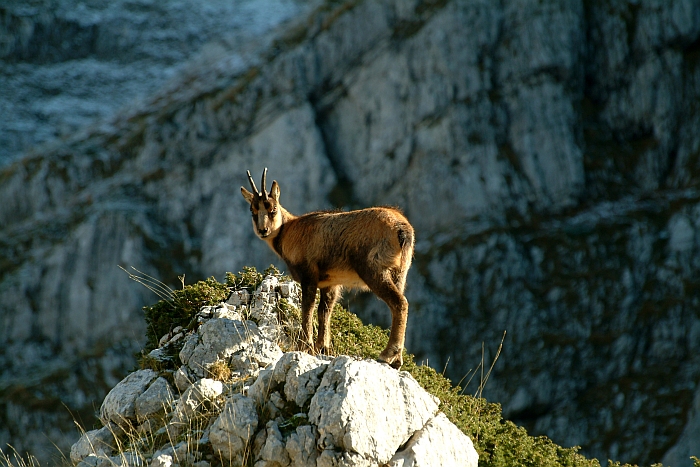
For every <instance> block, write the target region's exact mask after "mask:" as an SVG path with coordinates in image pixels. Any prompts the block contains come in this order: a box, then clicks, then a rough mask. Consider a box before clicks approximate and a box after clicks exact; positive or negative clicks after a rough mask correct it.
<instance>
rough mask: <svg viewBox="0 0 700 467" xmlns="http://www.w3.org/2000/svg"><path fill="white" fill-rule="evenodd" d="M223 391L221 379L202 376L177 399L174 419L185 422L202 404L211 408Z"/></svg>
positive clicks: (199, 409)
mask: <svg viewBox="0 0 700 467" xmlns="http://www.w3.org/2000/svg"><path fill="white" fill-rule="evenodd" d="M223 392H224V385H223V383H222V382H221V381H216V380H213V379H209V378H202V379H200V380H199V381H197V382H196V383H194V384H193V385H192V386H190V387H189V388H187V390H186V391H185V392H184V393H183V394H182V397H180V399H179V400H178V401H177V406H176V408H175V415H174V417H173V418H174V419H175V420H176V421H179V422H186V421H187V420H189V419H190V418H191V417H193V416H194V415H195V414H196V413H197V412H198V411H201V408H202V407H203V406H207V407H208V408H211V407H212V406H216V404H217V403H218V401H217V400H218V399H219V397H220V396H221V394H223Z"/></svg>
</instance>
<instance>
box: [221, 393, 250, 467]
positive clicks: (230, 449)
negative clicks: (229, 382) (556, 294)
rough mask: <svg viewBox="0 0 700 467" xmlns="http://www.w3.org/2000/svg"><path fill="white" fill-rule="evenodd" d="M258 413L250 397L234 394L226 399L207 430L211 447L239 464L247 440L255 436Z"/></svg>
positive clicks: (225, 457) (242, 457)
mask: <svg viewBox="0 0 700 467" xmlns="http://www.w3.org/2000/svg"><path fill="white" fill-rule="evenodd" d="M257 427H258V414H257V412H256V411H255V404H254V402H253V400H252V399H250V398H249V397H246V396H244V395H242V394H235V395H233V396H232V397H230V398H229V399H227V400H226V405H225V406H224V410H223V411H222V412H221V415H219V417H218V418H217V419H216V421H214V423H213V425H212V426H211V429H210V431H209V439H210V441H211V446H212V449H213V450H214V452H215V453H218V454H219V455H220V456H221V457H223V458H224V459H228V460H229V461H231V464H233V465H241V464H242V463H243V461H244V459H245V456H246V447H247V446H248V442H249V441H250V440H251V439H252V438H253V436H255V430H256V429H257Z"/></svg>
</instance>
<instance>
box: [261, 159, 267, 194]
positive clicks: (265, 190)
mask: <svg viewBox="0 0 700 467" xmlns="http://www.w3.org/2000/svg"><path fill="white" fill-rule="evenodd" d="M266 178H267V167H265V170H263V174H262V199H264V200H266V201H267V188H265V184H266V183H265V182H266V180H265V179H266Z"/></svg>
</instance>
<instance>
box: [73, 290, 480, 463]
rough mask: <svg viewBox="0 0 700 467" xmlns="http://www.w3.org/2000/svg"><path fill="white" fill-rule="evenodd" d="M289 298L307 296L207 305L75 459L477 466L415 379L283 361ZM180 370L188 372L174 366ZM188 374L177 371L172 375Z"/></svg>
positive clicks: (330, 362) (134, 377) (172, 337)
mask: <svg viewBox="0 0 700 467" xmlns="http://www.w3.org/2000/svg"><path fill="white" fill-rule="evenodd" d="M280 299H284V305H291V306H293V307H297V308H298V307H299V293H298V286H297V285H296V284H295V283H294V282H280V281H279V280H278V278H277V277H275V276H267V277H266V278H265V279H264V280H263V282H262V284H261V285H260V286H259V287H258V288H257V289H255V291H254V292H253V293H249V292H248V291H247V290H245V289H240V290H236V291H234V292H233V293H232V294H231V296H230V297H229V298H228V300H227V301H226V302H225V303H220V304H219V305H217V306H213V307H203V308H202V309H201V310H200V312H199V313H198V314H197V317H196V323H195V324H194V325H193V326H191V328H192V329H190V330H188V329H182V328H179V327H176V328H175V329H173V330H172V331H171V332H170V333H168V334H167V335H165V336H163V338H162V339H160V342H159V347H158V348H156V349H155V350H152V351H151V352H150V353H149V354H148V355H147V357H146V358H144V359H143V362H145V364H146V365H145V366H150V367H151V368H144V369H140V370H138V371H135V372H133V373H131V374H129V375H128V376H127V377H126V378H124V379H123V380H122V381H121V382H120V383H119V384H117V385H116V386H115V387H114V388H113V389H112V390H111V391H110V392H109V394H107V396H106V397H105V399H104V402H103V403H102V406H101V408H100V421H101V423H102V425H103V426H102V428H100V429H96V430H92V431H88V432H85V433H84V434H83V435H82V436H81V438H80V439H79V440H78V442H76V443H75V444H74V445H73V446H72V448H71V454H70V457H71V460H72V461H73V463H74V464H76V465H78V466H80V467H87V466H93V467H95V466H114V465H117V466H124V467H127V466H129V467H131V466H146V465H149V466H152V467H168V466H178V465H188V466H190V465H192V466H197V467H207V466H211V465H222V464H223V465H255V467H285V466H298V467H301V466H304V467H306V466H317V467H331V466H338V467H340V466H368V467H369V466H377V465H381V466H394V467H399V466H406V467H407V466H416V465H421V466H445V465H464V466H476V465H477V461H478V455H477V453H476V450H475V449H474V446H473V444H472V441H471V439H470V438H469V437H468V436H467V435H465V434H464V433H463V432H462V431H460V430H459V429H458V428H457V427H456V426H455V425H454V424H452V422H450V421H449V420H448V419H447V417H446V416H445V415H444V414H442V413H440V412H439V410H438V406H439V401H438V399H437V398H436V397H435V396H432V395H430V394H429V393H428V392H426V391H425V390H424V389H423V388H422V387H421V386H420V385H419V384H418V382H416V380H415V379H414V378H413V377H412V376H411V375H410V374H409V373H407V372H403V371H396V370H393V369H392V368H390V367H389V366H387V365H384V364H381V363H378V362H376V361H372V360H359V359H356V358H353V357H349V356H342V355H341V356H337V357H334V358H333V357H325V356H321V357H318V356H312V355H308V354H306V353H302V352H286V353H285V352H283V351H282V348H289V347H290V338H289V336H290V335H293V334H294V329H293V328H290V325H289V324H288V323H283V322H281V320H280V313H279V311H280V305H281V303H280ZM175 361H177V365H174V366H173V363H174V362H175ZM173 367H177V369H176V370H172V369H163V368H173Z"/></svg>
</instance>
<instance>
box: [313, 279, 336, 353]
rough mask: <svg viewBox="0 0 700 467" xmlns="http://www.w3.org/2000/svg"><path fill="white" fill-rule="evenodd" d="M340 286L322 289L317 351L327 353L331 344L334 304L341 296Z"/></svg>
mask: <svg viewBox="0 0 700 467" xmlns="http://www.w3.org/2000/svg"><path fill="white" fill-rule="evenodd" d="M340 290H341V287H340V286H331V287H326V288H323V289H321V300H320V302H319V304H318V337H317V338H316V347H315V349H314V350H315V351H316V352H317V353H320V354H326V353H327V352H328V351H329V350H330V346H331V315H332V314H333V306H334V305H335V302H336V300H338V297H339V296H340Z"/></svg>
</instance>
